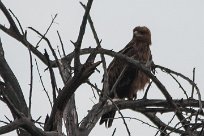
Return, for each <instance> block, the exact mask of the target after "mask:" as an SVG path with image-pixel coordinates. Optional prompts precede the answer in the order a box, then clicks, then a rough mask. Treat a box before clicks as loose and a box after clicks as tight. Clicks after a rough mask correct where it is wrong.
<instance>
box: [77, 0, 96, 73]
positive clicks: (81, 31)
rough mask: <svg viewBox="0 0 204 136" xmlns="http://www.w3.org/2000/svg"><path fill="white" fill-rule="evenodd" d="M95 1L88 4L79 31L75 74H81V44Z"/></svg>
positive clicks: (91, 0) (90, 0)
mask: <svg viewBox="0 0 204 136" xmlns="http://www.w3.org/2000/svg"><path fill="white" fill-rule="evenodd" d="M92 2H93V0H89V1H88V2H87V8H86V10H85V13H84V16H83V19H82V23H81V26H80V30H79V35H78V38H77V41H76V42H75V43H74V45H75V49H74V52H75V53H74V74H78V73H79V68H80V58H79V55H80V48H81V44H82V39H83V36H84V33H85V29H86V24H87V18H88V15H89V12H90V9H91V5H92Z"/></svg>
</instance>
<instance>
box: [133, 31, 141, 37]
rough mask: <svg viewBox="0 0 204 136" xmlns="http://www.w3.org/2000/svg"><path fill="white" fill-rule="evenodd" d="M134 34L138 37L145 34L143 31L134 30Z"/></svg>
mask: <svg viewBox="0 0 204 136" xmlns="http://www.w3.org/2000/svg"><path fill="white" fill-rule="evenodd" d="M134 35H135V36H136V37H141V36H143V33H141V32H140V31H134Z"/></svg>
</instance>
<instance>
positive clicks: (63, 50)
mask: <svg viewBox="0 0 204 136" xmlns="http://www.w3.org/2000/svg"><path fill="white" fill-rule="evenodd" d="M57 35H58V37H59V40H60V43H61V46H62V52H63V55H64V56H66V53H65V49H64V44H63V42H62V38H61V36H60V34H59V31H57Z"/></svg>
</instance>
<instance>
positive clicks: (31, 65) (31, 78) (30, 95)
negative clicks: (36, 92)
mask: <svg viewBox="0 0 204 136" xmlns="http://www.w3.org/2000/svg"><path fill="white" fill-rule="evenodd" d="M28 52H29V57H30V91H29V104H28V109H29V115H31V99H32V92H33V58H32V54H31V51H30V48H29V47H28Z"/></svg>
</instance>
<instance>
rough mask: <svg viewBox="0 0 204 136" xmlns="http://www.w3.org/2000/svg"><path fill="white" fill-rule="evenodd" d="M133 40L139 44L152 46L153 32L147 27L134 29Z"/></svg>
mask: <svg viewBox="0 0 204 136" xmlns="http://www.w3.org/2000/svg"><path fill="white" fill-rule="evenodd" d="M133 39H135V40H136V41H137V42H145V43H147V44H148V45H150V44H151V43H152V42H151V32H150V30H149V29H148V28H147V27H145V26H137V27H135V28H134V29H133Z"/></svg>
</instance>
